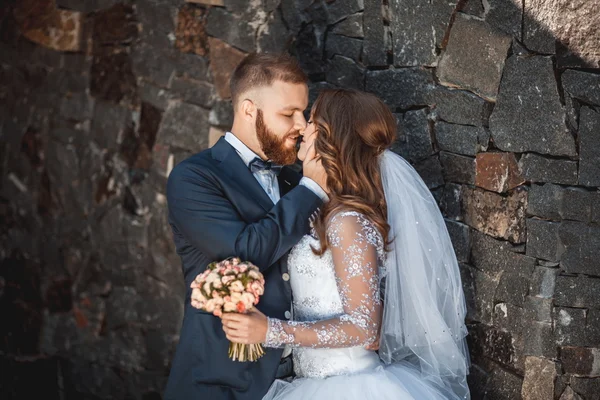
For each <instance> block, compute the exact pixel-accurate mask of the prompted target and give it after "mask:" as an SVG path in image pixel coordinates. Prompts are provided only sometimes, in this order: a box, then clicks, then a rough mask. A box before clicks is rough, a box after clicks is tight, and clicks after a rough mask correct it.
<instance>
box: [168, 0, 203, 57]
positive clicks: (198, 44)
mask: <svg viewBox="0 0 600 400" xmlns="http://www.w3.org/2000/svg"><path fill="white" fill-rule="evenodd" d="M175 37H176V38H177V40H176V41H175V47H177V48H178V49H179V50H181V51H182V52H184V53H195V54H198V55H199V56H203V55H205V54H206V52H207V51H208V37H207V36H206V11H204V9H202V8H198V7H193V6H191V5H190V4H185V5H184V6H183V7H181V9H180V10H179V15H178V16H177V29H176V30H175Z"/></svg>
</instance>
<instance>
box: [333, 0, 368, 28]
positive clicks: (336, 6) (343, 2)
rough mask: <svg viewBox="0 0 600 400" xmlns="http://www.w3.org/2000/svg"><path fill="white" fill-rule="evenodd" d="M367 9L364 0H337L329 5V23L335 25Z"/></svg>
mask: <svg viewBox="0 0 600 400" xmlns="http://www.w3.org/2000/svg"><path fill="white" fill-rule="evenodd" d="M364 9H365V4H364V0H336V1H334V2H330V3H329V4H327V12H328V14H329V18H328V20H329V23H330V24H333V23H336V22H338V21H340V20H342V19H345V18H348V17H349V16H351V15H352V14H355V13H357V12H359V11H362V10H364Z"/></svg>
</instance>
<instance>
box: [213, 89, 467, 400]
mask: <svg viewBox="0 0 600 400" xmlns="http://www.w3.org/2000/svg"><path fill="white" fill-rule="evenodd" d="M395 132H396V121H395V118H394V116H393V115H392V113H391V112H390V111H389V109H388V108H387V106H385V104H383V102H381V100H379V99H378V98H377V97H375V96H373V95H371V94H368V93H364V92H359V91H353V90H344V89H338V90H328V91H324V92H322V93H321V94H320V95H319V97H318V99H317V100H316V102H315V104H314V106H313V108H312V111H311V120H310V121H309V122H308V126H307V128H306V130H305V132H304V139H303V143H302V144H301V147H300V151H299V153H298V157H299V158H300V159H301V160H302V159H304V158H305V157H307V156H310V155H311V153H312V152H316V154H317V155H318V156H319V157H320V159H321V161H322V163H323V167H324V169H325V171H326V172H327V186H328V188H327V190H328V192H329V197H330V201H329V202H327V203H326V204H325V205H324V206H323V207H322V209H321V211H320V213H319V215H318V216H316V218H314V220H313V221H312V230H311V234H310V235H306V236H305V237H304V238H303V239H302V240H301V241H300V242H299V243H298V244H297V245H296V246H295V247H294V248H293V249H292V251H291V253H290V256H289V260H288V266H289V270H290V275H291V284H292V291H293V299H294V301H293V321H282V320H278V319H274V318H268V317H266V316H265V315H263V314H262V313H260V312H259V311H258V310H255V311H253V312H251V313H249V314H225V315H224V316H223V318H222V319H223V329H224V330H225V333H226V335H227V338H228V339H229V340H231V341H232V342H238V343H263V344H264V346H266V347H283V346H285V345H290V346H292V347H293V348H294V352H293V358H294V372H295V374H296V378H295V379H293V380H292V381H291V382H286V381H281V380H276V381H275V382H274V383H273V385H272V386H271V388H270V389H269V391H268V393H267V394H266V396H265V397H264V399H327V400H334V399H357V400H358V399H361V400H362V399H377V400H383V399H416V400H417V399H418V400H423V399H469V398H470V395H469V388H468V386H467V382H466V375H467V374H468V369H469V354H468V350H467V347H466V343H465V336H466V335H467V330H466V327H465V325H464V317H465V313H466V307H465V301H464V294H463V291H462V286H461V280H460V275H459V270H458V264H457V261H456V256H455V254H454V250H453V248H452V245H451V242H450V238H449V236H448V232H447V230H446V227H445V224H444V220H443V218H442V216H441V214H440V212H439V209H438V207H437V204H436V203H435V200H434V198H433V197H432V195H431V193H430V192H429V190H428V189H427V187H426V186H425V184H424V183H423V181H422V180H421V178H420V177H419V175H418V174H417V173H416V171H415V170H414V169H413V168H412V167H411V166H410V164H408V163H407V162H406V161H405V160H404V159H403V158H401V157H400V156H398V155H396V154H395V153H393V152H391V151H390V150H387V149H388V148H389V147H390V146H391V144H392V142H393V141H394V139H395V136H396V134H395ZM312 154H314V153H312ZM377 340H379V342H378V347H379V349H378V351H374V350H369V349H370V348H372V345H373V344H374V343H375V345H377V343H376V342H377ZM376 347H377V346H375V348H376Z"/></svg>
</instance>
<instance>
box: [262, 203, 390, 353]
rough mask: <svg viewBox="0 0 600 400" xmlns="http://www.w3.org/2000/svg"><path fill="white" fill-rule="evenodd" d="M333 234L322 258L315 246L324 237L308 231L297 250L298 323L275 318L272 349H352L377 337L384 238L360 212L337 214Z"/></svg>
mask: <svg viewBox="0 0 600 400" xmlns="http://www.w3.org/2000/svg"><path fill="white" fill-rule="evenodd" d="M327 236H328V241H329V244H330V246H329V248H328V250H327V251H326V252H325V253H324V254H323V255H322V256H320V257H319V256H316V255H314V253H313V252H312V250H311V249H310V246H311V245H313V246H315V243H318V241H317V240H316V239H315V238H314V237H311V236H308V235H307V236H305V237H304V238H303V239H302V241H301V242H300V243H299V244H298V245H297V246H296V247H295V248H294V249H293V250H292V252H291V254H290V259H289V263H288V265H289V267H290V273H291V275H292V286H293V288H294V315H295V319H296V321H281V320H277V319H273V318H269V329H268V332H267V338H266V341H265V345H266V346H267V347H283V346H284V345H291V346H293V347H305V348H346V347H354V346H367V345H369V344H371V343H373V342H374V341H375V340H376V337H377V332H378V329H379V325H380V322H381V307H382V305H381V299H380V294H379V282H380V280H379V277H380V272H381V271H380V268H381V266H382V265H383V260H384V257H385V252H384V242H383V240H382V237H381V235H380V234H379V231H378V230H377V229H376V227H375V226H374V225H373V223H372V222H370V221H369V220H368V219H367V218H366V217H364V216H363V215H362V214H360V213H358V212H354V211H347V212H342V213H339V214H337V215H336V216H335V217H334V218H332V220H331V223H330V225H329V227H328V229H327ZM312 361H314V360H312ZM312 361H311V362H312Z"/></svg>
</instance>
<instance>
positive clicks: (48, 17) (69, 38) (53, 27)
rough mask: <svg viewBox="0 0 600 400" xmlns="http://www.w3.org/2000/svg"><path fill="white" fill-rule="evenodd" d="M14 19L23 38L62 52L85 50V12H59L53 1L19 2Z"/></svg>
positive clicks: (60, 10) (28, 0)
mask: <svg viewBox="0 0 600 400" xmlns="http://www.w3.org/2000/svg"><path fill="white" fill-rule="evenodd" d="M40 3H41V4H40ZM14 16H15V19H16V20H17V23H18V24H19V27H20V29H21V32H22V33H23V36H25V37H26V38H27V39H29V40H31V41H32V42H36V43H38V44H40V45H42V46H45V47H49V48H51V49H54V50H59V51H79V50H80V49H81V31H82V21H83V18H84V15H83V13H81V12H77V11H70V10H62V9H57V8H56V4H55V2H54V1H51V0H44V1H42V2H39V1H36V0H24V1H19V2H17V6H16V7H15V9H14Z"/></svg>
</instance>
